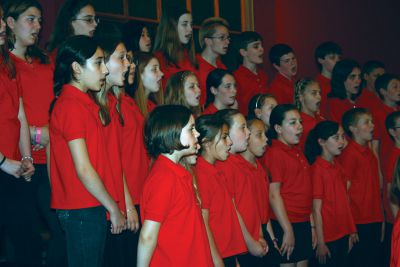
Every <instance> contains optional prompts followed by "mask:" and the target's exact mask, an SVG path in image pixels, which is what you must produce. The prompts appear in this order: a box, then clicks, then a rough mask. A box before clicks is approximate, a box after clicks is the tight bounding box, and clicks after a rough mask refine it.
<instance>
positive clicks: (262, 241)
mask: <svg viewBox="0 0 400 267" xmlns="http://www.w3.org/2000/svg"><path fill="white" fill-rule="evenodd" d="M258 242H259V243H260V244H261V246H262V247H263V248H264V249H265V252H266V253H268V250H269V247H268V243H267V241H265V239H264V237H263V236H260V238H259V239H258ZM266 253H265V254H266Z"/></svg>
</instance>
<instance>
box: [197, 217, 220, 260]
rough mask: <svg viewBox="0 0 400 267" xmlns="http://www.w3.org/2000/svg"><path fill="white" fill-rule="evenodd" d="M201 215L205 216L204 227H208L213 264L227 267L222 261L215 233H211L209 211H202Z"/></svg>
mask: <svg viewBox="0 0 400 267" xmlns="http://www.w3.org/2000/svg"><path fill="white" fill-rule="evenodd" d="M201 213H202V215H203V220H204V225H205V227H206V231H207V236H208V243H209V244H210V250H211V256H212V259H213V263H214V266H215V267H222V266H225V265H224V262H223V261H222V258H221V255H220V254H219V252H218V248H217V245H216V244H215V241H214V236H213V233H212V232H211V229H210V225H209V223H208V222H209V215H210V214H209V211H208V210H207V209H202V210H201Z"/></svg>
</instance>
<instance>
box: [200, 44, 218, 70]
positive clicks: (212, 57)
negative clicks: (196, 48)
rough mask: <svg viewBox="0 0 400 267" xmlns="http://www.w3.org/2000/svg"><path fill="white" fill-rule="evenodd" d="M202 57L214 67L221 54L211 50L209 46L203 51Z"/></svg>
mask: <svg viewBox="0 0 400 267" xmlns="http://www.w3.org/2000/svg"><path fill="white" fill-rule="evenodd" d="M201 57H202V58H203V59H204V60H205V61H207V62H208V63H210V64H211V65H213V66H214V67H217V59H218V57H219V55H217V54H216V53H214V52H213V51H211V49H210V48H208V47H207V48H206V49H204V51H203V52H202V53H201Z"/></svg>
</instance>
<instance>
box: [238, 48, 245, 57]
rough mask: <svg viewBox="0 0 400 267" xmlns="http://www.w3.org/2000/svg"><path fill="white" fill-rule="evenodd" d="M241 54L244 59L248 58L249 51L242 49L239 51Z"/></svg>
mask: <svg viewBox="0 0 400 267" xmlns="http://www.w3.org/2000/svg"><path fill="white" fill-rule="evenodd" d="M239 53H240V55H241V56H242V57H246V56H247V50H246V49H243V48H240V49H239Z"/></svg>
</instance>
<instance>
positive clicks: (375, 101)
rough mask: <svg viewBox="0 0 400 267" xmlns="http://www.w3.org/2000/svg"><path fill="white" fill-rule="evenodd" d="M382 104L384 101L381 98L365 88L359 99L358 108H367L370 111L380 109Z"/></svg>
mask: <svg viewBox="0 0 400 267" xmlns="http://www.w3.org/2000/svg"><path fill="white" fill-rule="evenodd" d="M381 103H382V100H381V99H380V98H379V96H377V95H376V94H374V93H373V92H371V91H370V90H368V89H367V88H364V89H363V90H362V93H361V95H360V96H359V97H358V98H357V106H359V107H361V108H367V109H369V110H370V111H372V110H374V109H376V108H379V107H380V105H381Z"/></svg>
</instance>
